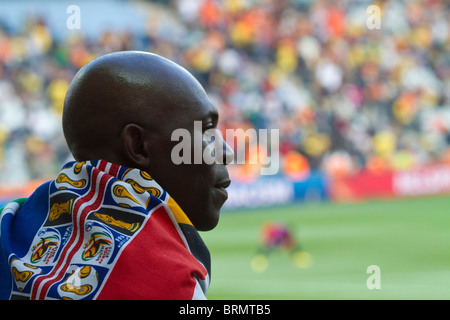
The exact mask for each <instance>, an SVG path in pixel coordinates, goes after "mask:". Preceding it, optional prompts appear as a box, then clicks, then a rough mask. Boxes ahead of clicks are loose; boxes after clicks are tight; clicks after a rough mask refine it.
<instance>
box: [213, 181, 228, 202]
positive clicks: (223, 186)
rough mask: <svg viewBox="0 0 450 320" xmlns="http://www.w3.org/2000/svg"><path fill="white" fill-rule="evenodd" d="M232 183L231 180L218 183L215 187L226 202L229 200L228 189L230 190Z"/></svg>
mask: <svg viewBox="0 0 450 320" xmlns="http://www.w3.org/2000/svg"><path fill="white" fill-rule="evenodd" d="M230 183H231V181H230V180H229V179H226V180H222V181H221V182H219V183H216V185H215V186H214V188H216V190H217V191H219V193H220V194H221V195H222V197H223V198H224V199H225V200H227V199H228V192H227V190H226V188H228V186H229V185H230Z"/></svg>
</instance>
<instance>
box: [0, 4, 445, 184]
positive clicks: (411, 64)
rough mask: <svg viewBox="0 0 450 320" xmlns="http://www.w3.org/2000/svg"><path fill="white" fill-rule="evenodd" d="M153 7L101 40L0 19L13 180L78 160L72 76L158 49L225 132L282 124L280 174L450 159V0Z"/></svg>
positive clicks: (4, 158) (1, 83) (7, 166)
mask: <svg viewBox="0 0 450 320" xmlns="http://www.w3.org/2000/svg"><path fill="white" fill-rule="evenodd" d="M371 4H375V5H377V6H379V8H380V9H381V17H380V18H381V28H380V29H370V28H368V27H367V24H366V21H367V19H368V17H369V16H370V15H369V14H368V13H367V11H366V10H367V7H368V6H369V5H371ZM142 5H143V10H148V12H147V14H148V16H149V17H151V18H149V19H148V21H147V28H146V29H145V30H142V32H136V33H132V32H129V31H123V32H122V31H105V32H104V33H103V34H102V35H101V36H100V37H99V38H95V39H92V38H89V37H86V36H85V35H84V34H83V32H82V31H83V30H80V31H81V32H78V33H75V32H74V33H72V34H71V35H70V36H66V37H62V38H58V39H57V38H56V37H55V36H54V34H53V31H52V30H51V28H49V27H48V26H47V24H46V21H45V17H34V16H33V17H29V18H28V19H27V20H26V21H25V22H24V26H23V30H21V31H20V32H17V31H14V32H13V31H11V30H10V29H9V28H8V26H7V25H5V24H1V22H0V181H1V182H7V183H14V182H20V181H27V180H35V179H46V178H51V177H53V176H54V174H55V173H56V172H57V171H58V170H59V169H60V167H61V165H62V164H64V163H65V161H67V160H68V159H70V153H69V151H68V149H67V147H66V145H65V142H64V138H63V135H62V130H61V124H60V118H61V111H62V104H63V99H64V95H65V92H66V90H67V87H68V85H69V83H70V80H71V78H72V77H73V75H74V74H75V73H76V71H77V70H78V69H79V68H80V67H81V66H83V65H84V64H85V63H87V62H88V61H90V60H91V59H92V58H94V57H96V56H98V55H101V54H104V53H107V52H112V51H118V50H144V51H150V52H154V53H157V54H161V55H163V56H165V57H167V58H169V59H172V60H174V61H176V62H178V63H180V64H181V65H183V66H185V67H186V68H187V69H189V70H190V71H191V72H192V73H193V74H194V75H195V76H196V77H197V78H198V79H199V81H200V82H201V83H202V84H203V85H204V86H205V88H206V90H207V92H208V94H209V95H210V97H211V99H212V100H213V102H214V103H215V104H216V106H217V107H218V109H219V114H220V121H221V129H222V132H225V131H224V130H225V129H235V128H242V129H244V130H245V129H248V128H253V129H256V130H258V129H264V128H267V129H279V134H280V143H279V151H280V157H281V162H280V165H281V170H280V173H285V174H288V175H290V176H292V177H305V176H306V175H307V173H308V172H310V170H323V171H325V172H326V173H327V174H330V175H346V174H352V173H354V172H358V171H360V170H371V171H374V172H379V171H383V170H391V169H395V170H403V169H408V168H412V167H415V166H422V165H424V164H427V163H434V162H442V161H450V152H449V150H450V148H449V146H450V131H449V130H450V55H449V54H448V52H449V51H450V23H449V21H448V17H449V16H450V5H449V3H448V2H447V1H445V0H422V1H414V0H412V1H401V0H386V1H378V2H369V1H361V0H360V1H350V0H347V1H329V0H318V1H308V0H221V1H218V0H172V1H146V2H144V3H142ZM147 5H150V6H147ZM154 6H157V7H158V15H154V14H153V15H152V12H151V11H152V10H153V9H151V8H154ZM145 8H147V9H145ZM161 12H164V14H161ZM248 150H249V152H255V151H254V150H255V148H253V149H252V148H251V147H249V148H248ZM231 172H232V174H233V175H234V176H236V177H238V178H239V177H240V178H245V177H246V175H248V176H252V172H254V171H252V170H250V169H249V168H248V167H246V166H242V165H241V166H233V167H232V168H231ZM299 173H300V174H299ZM302 173H303V174H302Z"/></svg>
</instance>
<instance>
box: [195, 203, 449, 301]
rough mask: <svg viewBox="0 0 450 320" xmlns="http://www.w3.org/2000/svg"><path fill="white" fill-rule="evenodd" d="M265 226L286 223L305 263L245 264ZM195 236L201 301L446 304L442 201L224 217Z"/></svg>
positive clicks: (280, 255)
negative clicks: (206, 259) (200, 259)
mask: <svg viewBox="0 0 450 320" xmlns="http://www.w3.org/2000/svg"><path fill="white" fill-rule="evenodd" d="M266 221H282V222H286V223H288V224H289V225H290V226H291V228H292V230H293V232H294V234H295V236H296V237H297V239H298V240H299V242H300V244H301V245H302V247H303V250H304V251H306V252H307V253H308V254H309V257H310V259H309V260H307V261H306V262H305V261H303V262H305V263H303V264H301V265H300V267H298V266H295V265H294V264H292V263H291V260H290V259H289V255H288V253H287V252H283V251H279V252H276V253H274V254H272V255H270V256H268V258H267V260H266V261H265V264H264V259H262V261H259V263H258V260H252V259H253V258H254V257H255V254H256V251H257V249H258V246H259V241H260V240H259V232H260V228H261V226H262V225H263V224H264V222H266ZM202 237H203V239H204V240H205V242H206V244H207V245H208V247H209V248H210V251H211V256H212V281H211V287H210V290H209V292H208V295H207V297H208V299H232V300H239V299H250V300H251V299H263V300H264V299H284V300H288V299H450V196H449V197H435V198H419V199H403V200H389V201H371V202H364V203H356V204H330V203H325V204H313V205H312V204H303V205H302V204H299V205H295V206H286V207H279V208H264V209H252V210H245V211H227V212H223V213H222V217H221V220H220V223H219V225H218V226H217V228H216V229H214V230H213V231H211V232H206V233H202ZM252 261H253V262H252ZM252 263H253V264H252ZM255 264H256V265H255ZM258 265H259V266H260V267H259V268H258V267H257V266H258ZM372 265H375V266H378V267H379V272H375V271H372V270H369V271H368V269H367V268H368V267H369V266H372ZM375 277H376V278H375ZM374 285H375V288H374ZM369 287H372V289H369ZM377 287H379V288H377Z"/></svg>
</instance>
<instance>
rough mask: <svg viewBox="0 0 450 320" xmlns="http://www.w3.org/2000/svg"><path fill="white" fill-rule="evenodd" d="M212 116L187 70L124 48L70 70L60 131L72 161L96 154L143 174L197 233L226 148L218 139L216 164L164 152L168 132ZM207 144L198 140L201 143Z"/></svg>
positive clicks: (207, 214)
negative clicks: (219, 157)
mask: <svg viewBox="0 0 450 320" xmlns="http://www.w3.org/2000/svg"><path fill="white" fill-rule="evenodd" d="M218 120H219V117H218V112H217V108H216V107H215V106H214V105H213V104H212V103H211V101H210V100H209V98H208V96H207V94H206V92H205V90H204V89H203V88H202V86H201V85H200V83H199V82H198V81H197V80H196V79H195V78H194V77H193V76H192V75H191V74H190V73H189V72H187V71H186V70H185V69H183V68H182V67H180V66H179V65H177V64H175V63H173V62H171V61H169V60H167V59H165V58H163V57H160V56H158V55H154V54H150V53H144V52H137V51H127V52H118V53H113V54H109V55H105V56H102V57H100V58H97V59H95V60H93V61H91V62H90V63H89V64H87V65H86V66H85V67H84V68H82V69H81V70H80V71H79V72H78V74H77V75H76V76H75V78H74V80H73V81H72V84H71V86H70V87H69V90H68V92H67V95H66V99H65V102H64V112H63V130H64V136H65V138H66V141H67V144H68V146H69V148H70V150H71V152H72V154H73V156H74V158H75V159H76V160H78V161H86V160H94V159H104V160H107V161H109V162H113V163H116V164H120V165H124V166H127V167H132V168H138V169H140V170H143V171H146V172H148V173H149V174H150V175H151V176H152V177H153V178H154V179H155V180H156V181H157V182H158V183H159V184H160V185H161V187H163V188H164V189H165V190H166V191H167V192H168V193H169V194H170V196H172V197H173V198H174V199H175V201H176V202H177V203H178V204H179V205H180V207H181V208H182V209H183V210H184V212H185V213H186V215H187V216H188V218H189V219H190V220H191V222H192V224H193V225H194V226H195V227H196V229H197V230H199V231H208V230H211V229H213V228H214V227H215V226H216V225H217V223H218V221H219V215H220V209H221V207H222V205H223V204H224V202H225V201H226V199H227V193H226V191H225V188H227V187H228V186H229V184H230V179H229V176H228V170H227V168H226V163H227V162H229V161H230V159H231V157H232V156H233V155H232V151H231V149H230V148H229V147H228V146H227V145H226V143H225V142H224V141H223V140H222V142H223V146H224V152H223V156H224V159H223V161H221V162H222V163H217V162H215V163H213V164H211V165H208V164H205V163H204V162H203V163H202V164H179V165H176V164H174V163H173V161H172V160H171V151H172V149H173V148H174V146H175V145H177V144H178V143H179V141H171V136H172V132H173V131H174V130H175V129H178V128H184V129H187V130H188V131H189V133H190V134H191V137H193V134H194V121H201V122H202V131H203V132H204V131H205V130H208V129H212V128H216V127H217V122H218ZM192 143H193V142H192ZM207 144H208V141H204V140H203V141H202V145H203V148H205V146H206V145H207ZM192 150H193V146H192ZM192 152H193V151H192ZM192 154H193V153H192Z"/></svg>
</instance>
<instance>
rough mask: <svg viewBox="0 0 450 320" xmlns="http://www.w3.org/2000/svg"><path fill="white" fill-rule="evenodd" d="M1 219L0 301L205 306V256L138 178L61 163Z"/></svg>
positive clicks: (189, 229)
mask: <svg viewBox="0 0 450 320" xmlns="http://www.w3.org/2000/svg"><path fill="white" fill-rule="evenodd" d="M0 210H1V211H0V299H3V300H4V299H152V300H153V299H154V300H156V299H158V300H160V299H170V300H175V299H205V294H206V291H207V290H208V287H209V281H210V278H209V274H210V256H209V251H208V249H207V247H206V246H205V244H204V242H203V241H202V239H201V238H200V235H199V234H198V232H197V230H196V229H195V228H194V226H193V225H192V223H191V222H190V220H189V219H188V217H187V216H186V215H185V213H184V212H183V210H182V209H181V208H180V207H179V206H178V204H177V203H176V202H175V200H174V199H173V198H171V197H170V195H169V194H168V193H167V192H166V191H165V190H163V189H162V188H161V186H159V185H158V183H157V182H156V181H154V180H153V179H152V178H151V176H150V175H149V174H148V173H147V172H144V171H141V170H138V169H133V168H127V167H124V166H119V165H116V164H113V163H110V162H107V161H104V160H95V161H87V162H76V161H73V162H69V163H68V164H66V165H65V166H64V167H63V168H62V170H61V171H60V173H59V175H58V176H57V178H56V179H55V180H52V181H49V182H47V183H45V184H43V185H41V186H40V187H39V188H37V189H36V191H35V192H34V193H33V194H32V195H31V196H30V197H29V198H28V199H18V200H15V201H12V202H10V203H9V204H7V205H6V206H4V207H3V208H2V209H0Z"/></svg>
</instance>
